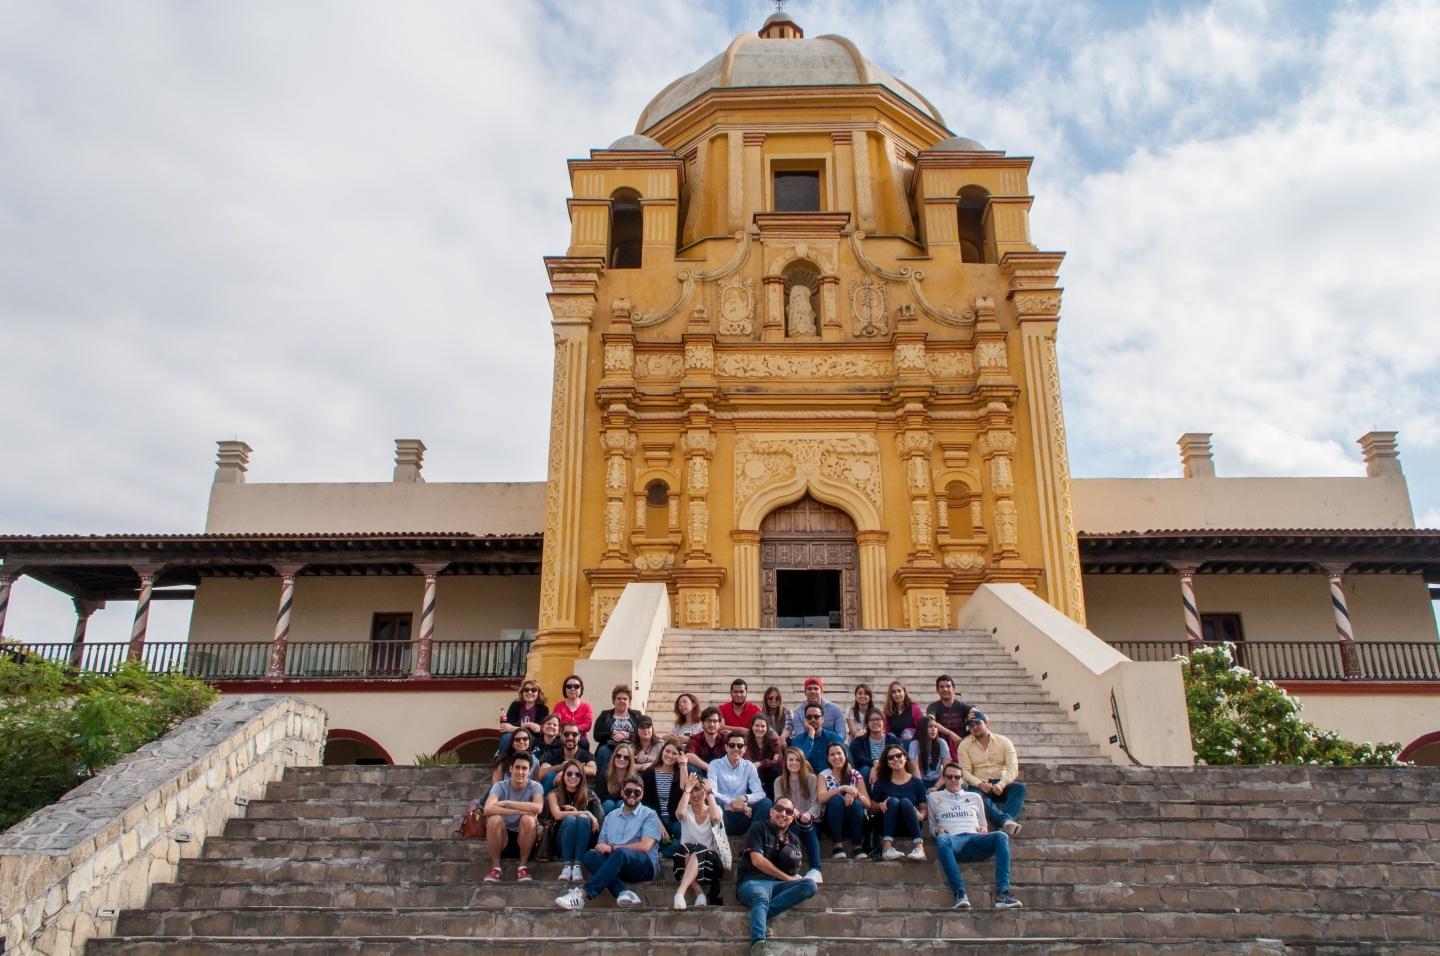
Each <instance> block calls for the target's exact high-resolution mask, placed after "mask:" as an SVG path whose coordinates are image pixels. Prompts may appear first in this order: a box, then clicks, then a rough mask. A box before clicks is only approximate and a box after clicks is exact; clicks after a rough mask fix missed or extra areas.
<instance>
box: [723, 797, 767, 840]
mask: <svg viewBox="0 0 1440 956" xmlns="http://www.w3.org/2000/svg"><path fill="white" fill-rule="evenodd" d="M774 805H775V804H774V801H772V800H771V799H770V798H769V797H766V798H765V799H763V800H761V801H760V802H759V803H752V804H750V815H749V816H746V815H745V814H743V813H741V812H739V811H738V810H730V809H726V810H725V832H726V833H728V834H729V835H730V836H744V835H745V834H747V833H749V832H750V824H752V823H754V822H755V821H756V820H768V819H770V808H771V807H772V806H774Z"/></svg>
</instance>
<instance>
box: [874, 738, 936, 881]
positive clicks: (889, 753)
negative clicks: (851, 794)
mask: <svg viewBox="0 0 1440 956" xmlns="http://www.w3.org/2000/svg"><path fill="white" fill-rule="evenodd" d="M876 767H877V768H879V769H878V771H877V774H876V780H875V783H874V784H873V785H872V786H871V787H870V805H871V807H872V808H873V809H874V810H875V811H876V812H878V813H880V814H881V815H883V817H884V823H883V828H882V829H881V831H880V832H881V844H880V859H882V860H898V859H900V858H901V857H907V858H908V859H911V860H920V861H923V860H924V859H925V844H924V842H923V840H922V839H921V835H920V834H921V832H922V831H921V825H922V824H923V823H924V820H925V811H926V803H925V784H924V783H923V782H921V780H920V778H919V777H917V776H915V767H914V765H913V764H912V763H910V755H909V754H907V753H905V748H904V747H902V746H900V745H899V744H891V745H890V746H888V747H886V748H885V752H884V753H883V754H881V755H880V761H879V763H877V764H876ZM901 831H904V835H905V836H910V837H913V838H914V839H915V843H914V845H913V846H911V848H910V852H909V854H905V853H901V852H900V851H899V850H897V849H895V837H896V836H898V835H900V833H901Z"/></svg>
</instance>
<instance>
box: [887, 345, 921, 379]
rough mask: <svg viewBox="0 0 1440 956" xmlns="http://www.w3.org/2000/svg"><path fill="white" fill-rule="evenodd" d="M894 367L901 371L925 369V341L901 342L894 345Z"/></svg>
mask: <svg viewBox="0 0 1440 956" xmlns="http://www.w3.org/2000/svg"><path fill="white" fill-rule="evenodd" d="M895 368H896V369H898V370H899V371H902V372H923V371H925V370H926V368H925V343H924V342H901V343H900V344H899V345H897V346H895Z"/></svg>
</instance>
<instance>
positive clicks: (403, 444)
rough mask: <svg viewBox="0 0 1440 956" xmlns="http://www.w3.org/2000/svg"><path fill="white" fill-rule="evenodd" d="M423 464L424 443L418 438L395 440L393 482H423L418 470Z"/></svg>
mask: <svg viewBox="0 0 1440 956" xmlns="http://www.w3.org/2000/svg"><path fill="white" fill-rule="evenodd" d="M424 463H425V443H424V442H423V441H421V440H420V439H418V438H397V439H395V476H394V477H393V478H391V479H390V480H391V481H395V482H401V483H405V482H423V481H424V480H425V479H424V478H422V477H420V469H421V467H422V466H423V465H424Z"/></svg>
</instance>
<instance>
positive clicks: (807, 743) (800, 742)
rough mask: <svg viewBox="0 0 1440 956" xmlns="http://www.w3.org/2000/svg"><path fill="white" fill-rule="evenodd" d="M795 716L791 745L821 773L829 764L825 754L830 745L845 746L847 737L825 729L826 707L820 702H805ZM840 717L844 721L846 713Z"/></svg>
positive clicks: (812, 767)
mask: <svg viewBox="0 0 1440 956" xmlns="http://www.w3.org/2000/svg"><path fill="white" fill-rule="evenodd" d="M827 703H828V701H827ZM795 716H796V721H795V735H794V736H793V737H791V738H790V746H792V747H796V748H798V749H799V750H800V752H801V753H802V754H804V755H805V759H806V760H808V761H810V767H811V769H813V770H814V771H815V772H816V773H819V772H820V771H822V770H824V769H825V767H826V766H827V764H826V763H825V754H826V753H828V752H829V750H830V745H831V744H840V745H841V746H844V744H845V738H844V737H842V736H840V735H839V734H837V733H835V731H833V730H826V729H825V708H824V707H822V706H821V705H820V704H816V703H808V704H804V705H802V706H801V707H800V708H799V709H797V710H796V711H795ZM840 719H841V721H844V719H845V715H844V714H841V715H840Z"/></svg>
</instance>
